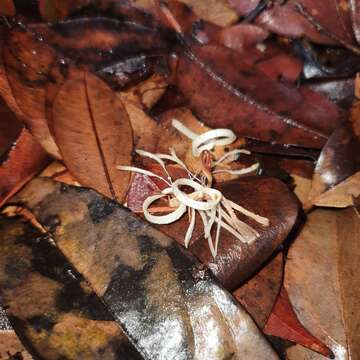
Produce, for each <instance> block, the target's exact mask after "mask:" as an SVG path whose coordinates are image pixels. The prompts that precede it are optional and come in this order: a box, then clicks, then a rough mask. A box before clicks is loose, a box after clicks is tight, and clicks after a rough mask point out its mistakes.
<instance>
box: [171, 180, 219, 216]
mask: <svg viewBox="0 0 360 360" xmlns="http://www.w3.org/2000/svg"><path fill="white" fill-rule="evenodd" d="M180 186H189V187H192V188H193V189H194V190H195V191H200V192H201V193H202V194H204V195H208V196H209V197H210V199H209V200H207V201H198V200H194V199H192V198H191V197H190V196H189V195H188V194H186V193H184V192H183V191H181V190H180V188H179V187H180ZM172 188H173V191H174V195H175V197H176V198H177V199H178V200H179V201H180V202H181V203H182V204H184V205H186V206H188V207H190V208H193V209H196V210H211V209H213V208H214V207H216V206H217V205H218V204H219V202H220V201H221V198H222V194H221V192H220V191H219V190H216V189H212V188H208V187H205V186H203V185H201V184H199V183H197V182H195V181H193V180H190V179H178V180H176V181H174V183H173V184H172Z"/></svg>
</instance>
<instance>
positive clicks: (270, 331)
mask: <svg viewBox="0 0 360 360" xmlns="http://www.w3.org/2000/svg"><path fill="white" fill-rule="evenodd" d="M263 331H264V333H265V334H267V335H271V336H277V337H280V338H282V339H286V340H290V341H292V342H294V343H296V344H301V345H302V346H305V347H307V348H309V349H311V350H313V351H316V352H318V353H321V354H322V355H324V356H326V357H332V356H333V354H332V352H331V350H330V349H329V348H328V347H326V346H325V345H324V344H323V343H322V342H321V341H319V340H318V339H317V338H315V337H314V336H312V335H311V334H310V333H309V332H308V331H307V330H306V329H305V328H304V327H303V326H302V324H301V323H300V322H299V320H298V318H297V317H296V314H295V312H294V310H293V307H292V305H291V303H290V301H289V297H288V294H287V292H286V290H285V289H284V288H282V289H281V292H280V294H279V297H278V299H277V301H276V303H275V305H274V308H273V309H272V312H271V314H270V317H269V318H268V321H267V323H266V325H265V327H264V329H263Z"/></svg>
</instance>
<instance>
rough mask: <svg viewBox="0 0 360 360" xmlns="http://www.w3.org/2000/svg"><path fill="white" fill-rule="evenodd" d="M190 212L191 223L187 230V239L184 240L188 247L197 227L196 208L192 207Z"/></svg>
mask: <svg viewBox="0 0 360 360" xmlns="http://www.w3.org/2000/svg"><path fill="white" fill-rule="evenodd" d="M190 213H191V218H190V224H189V227H188V229H187V231H186V235H185V240H184V244H185V247H186V248H187V247H189V244H190V240H191V237H192V234H193V232H194V227H195V215H196V214H195V209H190Z"/></svg>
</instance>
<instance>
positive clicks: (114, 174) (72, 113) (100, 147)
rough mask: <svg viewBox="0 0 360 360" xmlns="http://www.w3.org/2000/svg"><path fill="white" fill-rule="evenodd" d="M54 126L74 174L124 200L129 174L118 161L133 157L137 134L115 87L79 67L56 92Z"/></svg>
mask: <svg viewBox="0 0 360 360" xmlns="http://www.w3.org/2000/svg"><path fill="white" fill-rule="evenodd" d="M76 119H77V120H78V124H77V123H76V122H75V120H76ZM53 127H54V133H55V139H56V142H57V144H58V146H59V148H60V151H61V153H62V155H63V157H64V162H65V164H66V165H67V167H68V169H69V171H70V172H71V173H72V174H73V175H74V176H75V178H77V179H78V180H79V182H80V183H81V184H83V185H84V186H89V187H92V188H94V189H96V190H98V191H99V192H101V193H103V194H104V195H106V196H109V197H111V198H113V199H118V200H119V201H121V200H123V199H124V198H125V194H126V191H127V187H128V183H129V179H130V174H126V173H125V174H121V173H120V172H119V171H118V170H116V166H117V165H129V164H130V163H131V153H132V146H133V144H132V143H133V140H132V129H131V125H130V122H129V119H128V116H127V113H126V111H125V110H124V108H123V106H122V104H121V103H120V102H119V100H117V99H116V95H115V93H113V91H112V90H111V89H110V88H109V87H108V86H107V85H106V84H105V83H104V82H103V81H102V80H100V79H99V78H97V77H96V76H95V75H92V74H90V73H86V72H82V71H79V72H74V73H73V74H72V76H71V78H69V79H68V80H67V81H66V82H65V84H64V85H63V87H62V88H61V90H60V91H59V93H58V95H57V96H56V98H55V101H54V106H53ZM80 127H81V128H80ZM74 150H75V152H74Z"/></svg>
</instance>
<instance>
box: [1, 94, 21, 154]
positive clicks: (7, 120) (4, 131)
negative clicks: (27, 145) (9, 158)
mask: <svg viewBox="0 0 360 360" xmlns="http://www.w3.org/2000/svg"><path fill="white" fill-rule="evenodd" d="M0 119H1V121H0V156H2V155H3V154H4V153H5V152H6V151H7V150H9V149H10V147H11V145H12V144H13V142H15V140H16V139H17V138H18V136H19V134H20V131H21V129H22V125H21V122H20V121H19V120H18V119H17V118H16V116H15V114H14V113H13V112H12V111H11V110H10V109H9V107H8V106H7V105H6V104H5V102H4V100H3V99H2V98H1V97H0Z"/></svg>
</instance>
